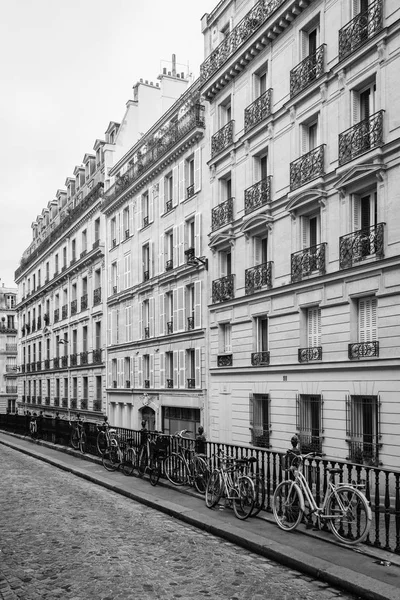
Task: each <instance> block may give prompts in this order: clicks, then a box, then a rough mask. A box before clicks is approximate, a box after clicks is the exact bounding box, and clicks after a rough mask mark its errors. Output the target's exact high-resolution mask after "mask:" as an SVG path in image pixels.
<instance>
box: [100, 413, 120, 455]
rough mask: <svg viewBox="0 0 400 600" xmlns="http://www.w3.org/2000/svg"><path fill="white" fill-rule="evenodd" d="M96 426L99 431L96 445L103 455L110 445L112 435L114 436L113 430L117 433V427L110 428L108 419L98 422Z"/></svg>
mask: <svg viewBox="0 0 400 600" xmlns="http://www.w3.org/2000/svg"><path fill="white" fill-rule="evenodd" d="M96 427H97V431H98V434H97V439H96V447H97V451H98V453H99V454H100V456H103V454H104V452H105V451H106V449H107V448H108V446H109V445H110V441H111V436H112V434H111V432H112V433H115V429H111V428H110V424H109V423H108V421H104V422H103V423H101V424H99V423H97V424H96Z"/></svg>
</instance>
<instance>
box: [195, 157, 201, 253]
mask: <svg viewBox="0 0 400 600" xmlns="http://www.w3.org/2000/svg"><path fill="white" fill-rule="evenodd" d="M200 189H201V148H198V149H197V150H196V151H195V153H194V191H195V192H198V191H199V190H200ZM197 256H198V255H197Z"/></svg>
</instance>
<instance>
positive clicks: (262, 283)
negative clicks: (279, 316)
mask: <svg viewBox="0 0 400 600" xmlns="http://www.w3.org/2000/svg"><path fill="white" fill-rule="evenodd" d="M244 280H245V293H246V295H247V296H248V295H250V294H254V293H255V292H256V291H258V290H261V289H262V288H263V287H265V288H267V289H270V288H271V287H272V262H266V263H262V264H261V265H256V266H255V267H251V268H250V269H246V271H245V276H244Z"/></svg>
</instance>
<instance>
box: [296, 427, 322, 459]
mask: <svg viewBox="0 0 400 600" xmlns="http://www.w3.org/2000/svg"><path fill="white" fill-rule="evenodd" d="M299 440H300V448H301V452H302V454H307V453H308V452H318V454H321V452H322V437H321V436H319V435H311V433H305V432H304V431H300V432H299Z"/></svg>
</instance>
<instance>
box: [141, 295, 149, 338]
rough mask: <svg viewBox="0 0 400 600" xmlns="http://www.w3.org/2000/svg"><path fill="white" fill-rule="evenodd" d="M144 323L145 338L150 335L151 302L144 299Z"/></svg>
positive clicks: (143, 336)
mask: <svg viewBox="0 0 400 600" xmlns="http://www.w3.org/2000/svg"><path fill="white" fill-rule="evenodd" d="M142 323H143V335H142V338H143V339H147V338H149V337H150V302H149V300H143V302H142Z"/></svg>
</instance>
